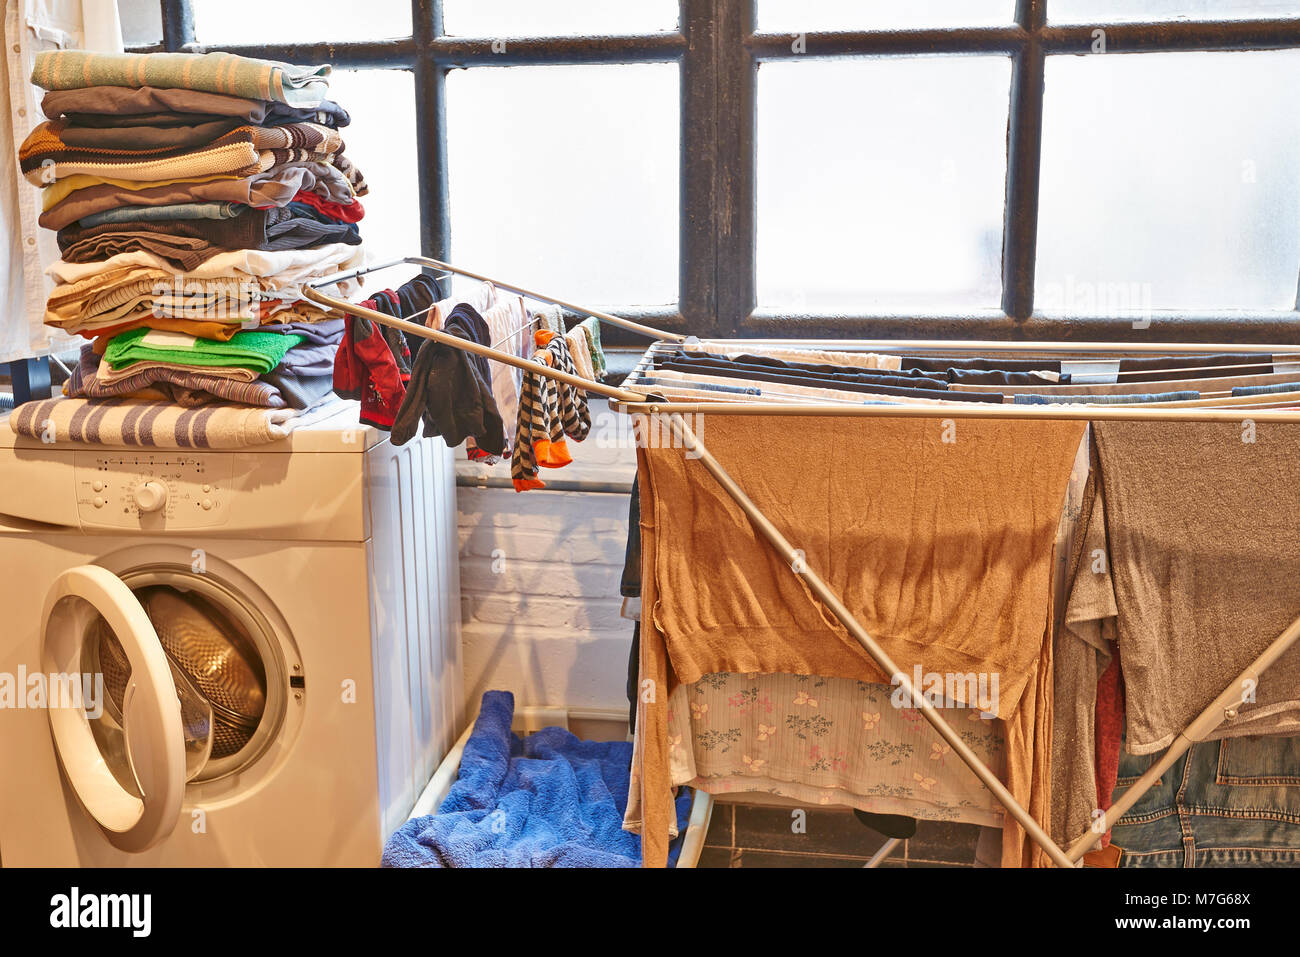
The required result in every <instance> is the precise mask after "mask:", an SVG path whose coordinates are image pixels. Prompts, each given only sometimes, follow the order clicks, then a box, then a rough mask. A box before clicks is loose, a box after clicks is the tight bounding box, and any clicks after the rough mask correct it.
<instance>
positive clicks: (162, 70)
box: [32, 50, 330, 109]
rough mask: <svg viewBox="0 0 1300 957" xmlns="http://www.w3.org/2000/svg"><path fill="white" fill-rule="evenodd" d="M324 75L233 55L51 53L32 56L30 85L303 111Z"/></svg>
mask: <svg viewBox="0 0 1300 957" xmlns="http://www.w3.org/2000/svg"><path fill="white" fill-rule="evenodd" d="M329 74H330V68H329V66H328V65H324V66H291V65H289V64H287V63H276V62H274V61H272V60H255V59H253V58H251V57H243V56H237V55H236V54H233V53H88V52H85V51H83V50H51V51H47V52H45V53H38V54H36V60H35V62H34V63H33V64H32V82H33V83H35V84H36V85H37V86H39V87H41V88H42V89H45V90H81V89H85V88H86V87H90V86H125V87H131V88H135V89H138V88H140V87H145V86H152V87H159V88H162V89H182V90H199V91H202V92H204V93H226V94H228V95H230V96H242V97H244V98H245V99H249V100H274V101H275V102H277V103H287V104H289V105H290V106H302V107H307V108H308V109H311V108H313V107H316V106H319V105H320V102H321V100H323V99H324V98H325V94H326V92H327V90H328V89H329V79H328V77H329Z"/></svg>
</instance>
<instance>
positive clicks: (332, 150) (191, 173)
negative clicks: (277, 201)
mask: <svg viewBox="0 0 1300 957" xmlns="http://www.w3.org/2000/svg"><path fill="white" fill-rule="evenodd" d="M65 126H66V124H65V123H64V122H63V121H62V120H58V121H50V120H47V121H46V122H44V123H42V124H40V125H39V126H37V127H36V128H35V129H34V130H32V131H31V132H30V133H29V134H27V138H26V139H25V140H23V142H22V145H21V146H20V147H19V148H18V159H19V164H20V166H21V167H22V171H23V176H24V177H25V178H26V179H27V181H28V182H29V183H31V184H32V185H33V186H48V185H49V184H50V183H54V182H57V181H58V180H61V179H66V178H67V177H69V176H74V175H81V174H89V175H94V176H102V177H105V178H116V179H123V180H128V181H130V180H165V179H177V178H180V177H199V176H215V175H220V174H234V175H239V176H248V175H251V174H254V173H260V172H265V171H266V170H270V169H273V168H275V167H277V166H283V165H286V164H289V163H308V162H329V163H333V164H334V165H335V167H336V168H337V169H338V170H339V172H340V173H342V174H343V176H344V177H345V178H346V179H347V180H348V182H349V183H351V184H352V187H353V189H354V190H355V191H356V192H357V193H358V194H361V193H362V192H363V190H364V182H365V180H364V177H363V176H362V175H361V172H360V171H359V170H358V169H357V168H356V167H355V166H353V165H352V164H351V161H349V160H346V159H345V158H344V157H343V155H342V154H343V140H342V138H341V137H340V136H339V134H338V131H337V130H332V129H330V128H329V127H327V126H319V125H317V124H315V123H290V124H287V125H285V126H239V127H236V128H235V129H233V130H230V131H229V132H228V133H223V134H222V135H221V136H218V137H216V138H215V139H213V140H211V141H210V142H207V143H203V144H200V145H198V146H170V147H165V148H162V149H157V148H155V149H134V150H124V149H85V148H79V147H76V146H73V145H72V144H70V143H68V142H67V141H66V140H65V139H64V138H63V133H64V129H65Z"/></svg>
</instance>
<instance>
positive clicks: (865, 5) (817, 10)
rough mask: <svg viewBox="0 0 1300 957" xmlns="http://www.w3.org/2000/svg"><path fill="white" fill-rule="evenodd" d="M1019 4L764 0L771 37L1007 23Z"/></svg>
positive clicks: (990, 0)
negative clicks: (826, 31) (831, 31)
mask: <svg viewBox="0 0 1300 957" xmlns="http://www.w3.org/2000/svg"><path fill="white" fill-rule="evenodd" d="M1014 8H1015V4H1014V2H1013V0H907V2H904V3H900V2H899V0H758V29H759V30H761V31H763V32H765V33H809V32H815V31H819V30H879V29H890V28H898V27H912V28H916V27H955V26H967V27H969V26H988V25H990V24H996V25H1001V24H1007V23H1010V22H1011V21H1012V18H1013V15H1014V13H1015V9H1014Z"/></svg>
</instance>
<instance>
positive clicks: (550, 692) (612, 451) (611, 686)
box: [456, 402, 636, 709]
mask: <svg viewBox="0 0 1300 957" xmlns="http://www.w3.org/2000/svg"><path fill="white" fill-rule="evenodd" d="M592 417H593V428H592V434H591V436H590V437H589V438H588V439H587V441H585V442H582V443H572V442H571V443H570V451H571V453H572V454H573V458H574V462H573V464H572V465H569V466H566V467H565V468H563V469H544V470H543V474H542V479H543V480H546V479H549V478H554V479H563V480H581V481H589V482H608V483H615V484H619V485H628V484H630V483H631V481H632V479H633V477H634V475H635V474H636V456H635V452H634V449H633V445H632V442H631V438H630V432H629V431H628V427H627V421H626V419H625V418H624V417H621V416H614V415H613V414H612V413H610V412H609V411H608V409H607V408H606V407H605V405H604V403H603V402H593V403H592ZM457 468H458V471H459V473H460V474H462V475H469V476H475V477H478V476H489V475H490V476H498V477H506V478H508V477H509V475H510V469H509V463H507V462H502V463H500V464H498V465H496V466H493V467H491V468H487V467H484V466H480V465H476V464H473V463H470V462H467V461H461V462H459V463H458V464H457ZM456 493H457V506H458V509H459V513H460V514H459V525H460V587H461V608H462V621H463V641H464V661H465V693H466V696H467V697H468V700H469V703H470V706H471V708H473V707H476V706H477V702H478V700H479V698H480V697H481V696H482V694H483V692H484V691H487V690H494V689H499V690H505V691H512V692H514V695H515V701H516V703H517V704H518V705H563V706H567V707H586V708H613V709H625V708H626V706H627V697H626V694H625V691H624V687H625V684H626V680H627V655H628V649H629V647H630V645H631V640H632V622H630V621H628V620H627V619H625V618H622V617H620V616H619V608H620V606H621V604H622V599H621V597H620V596H619V591H618V586H619V579H620V577H621V575H622V572H623V553H624V549H625V547H626V545H627V510H628V496H627V495H626V494H608V493H600V492H553V491H549V490H538V491H529V492H515V491H514V490H513V489H499V488H466V487H464V486H461V487H459V488H458V489H457V490H456Z"/></svg>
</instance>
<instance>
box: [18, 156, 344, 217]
mask: <svg viewBox="0 0 1300 957" xmlns="http://www.w3.org/2000/svg"><path fill="white" fill-rule="evenodd" d="M308 191H310V192H308ZM305 195H315V196H319V197H321V198H322V200H323V201H324V202H327V203H333V204H337V205H338V206H339V208H344V207H345V206H346V205H347V204H349V203H354V204H355V203H356V199H355V197H354V194H353V187H352V184H351V183H349V182H348V181H347V178H346V177H345V176H344V175H343V174H342V173H341V172H340V171H339V170H338V168H337V167H335V166H332V165H331V164H329V163H287V164H285V165H283V166H276V167H274V168H272V169H269V170H267V171H265V172H263V173H255V174H253V175H252V176H234V175H229V174H219V175H216V176H209V177H206V178H205V177H199V178H194V177H181V178H180V179H176V180H126V179H111V178H105V177H101V176H90V175H86V174H80V173H79V174H77V175H74V176H68V177H66V178H64V179H61V180H59V181H58V182H55V183H51V184H49V185H48V186H46V187H45V188H44V189H43V190H41V208H42V209H43V210H44V212H43V213H41V218H40V225H41V226H42V227H44V228H45V229H62V228H63V227H64V226H67V225H68V224H70V223H74V222H76V221H77V220H79V219H83V218H85V217H87V216H92V215H94V214H95V213H100V212H103V211H104V210H106V209H116V208H117V207H119V206H170V205H175V204H178V203H203V202H219V203H223V202H224V203H243V204H244V205H245V206H284V205H285V204H286V203H289V202H291V201H293V200H295V199H299V198H301V197H302V196H305ZM358 205H359V204H358ZM338 218H339V219H343V220H348V221H354V220H355V219H360V218H361V217H360V216H354V217H353V218H352V219H351V220H349V218H348V217H347V216H339V217H338Z"/></svg>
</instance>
